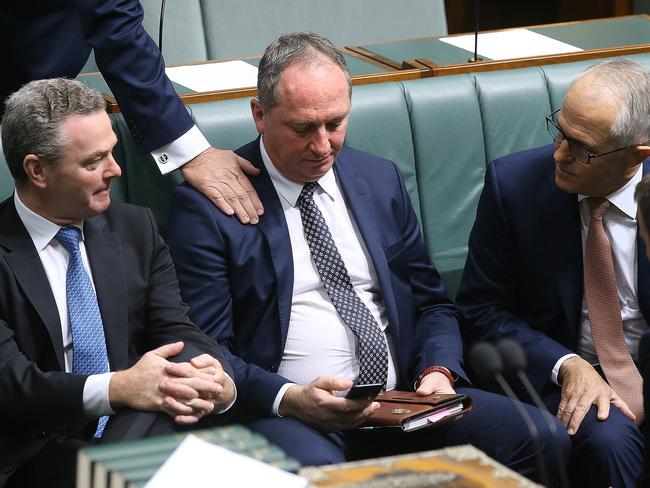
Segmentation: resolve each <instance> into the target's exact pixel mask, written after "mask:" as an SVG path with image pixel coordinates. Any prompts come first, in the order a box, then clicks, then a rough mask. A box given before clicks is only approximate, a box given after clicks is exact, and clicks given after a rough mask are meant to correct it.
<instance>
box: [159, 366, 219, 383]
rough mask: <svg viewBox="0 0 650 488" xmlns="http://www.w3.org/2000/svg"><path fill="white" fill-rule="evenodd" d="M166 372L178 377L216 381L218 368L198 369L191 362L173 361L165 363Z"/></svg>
mask: <svg viewBox="0 0 650 488" xmlns="http://www.w3.org/2000/svg"><path fill="white" fill-rule="evenodd" d="M165 372H166V373H167V374H168V375H170V376H174V377H177V378H202V379H204V380H205V381H212V382H214V381H216V380H217V378H216V374H217V370H216V368H214V367H210V368H202V369H198V368H195V367H194V366H192V365H191V364H190V363H173V362H170V363H168V364H166V365H165Z"/></svg>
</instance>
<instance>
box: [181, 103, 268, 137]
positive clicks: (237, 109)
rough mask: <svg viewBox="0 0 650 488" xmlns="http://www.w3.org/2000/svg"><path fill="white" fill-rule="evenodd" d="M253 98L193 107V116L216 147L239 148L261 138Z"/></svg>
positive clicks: (198, 104)
mask: <svg viewBox="0 0 650 488" xmlns="http://www.w3.org/2000/svg"><path fill="white" fill-rule="evenodd" d="M250 100H251V99H250V98H235V99H233V100H221V101H218V102H210V103H197V104H195V105H191V106H190V107H191V110H190V113H191V114H192V118H193V119H194V122H195V123H196V125H197V126H198V127H199V129H201V132H203V135H205V137H206V138H207V139H208V141H210V144H212V145H213V146H215V147H220V148H223V149H237V148H238V147H240V146H243V145H244V144H246V143H247V142H250V141H251V140H253V139H255V138H256V137H257V130H256V129H255V123H254V122H253V116H252V115H251V109H250Z"/></svg>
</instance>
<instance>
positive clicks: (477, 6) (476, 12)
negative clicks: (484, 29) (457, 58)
mask: <svg viewBox="0 0 650 488" xmlns="http://www.w3.org/2000/svg"><path fill="white" fill-rule="evenodd" d="M480 10H481V0H474V56H473V57H471V58H469V59H468V60H467V61H468V62H470V63H476V62H477V61H483V58H479V57H478V24H479V19H480Z"/></svg>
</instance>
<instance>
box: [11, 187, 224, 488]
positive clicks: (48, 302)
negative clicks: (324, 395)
mask: <svg viewBox="0 0 650 488" xmlns="http://www.w3.org/2000/svg"><path fill="white" fill-rule="evenodd" d="M84 235H85V239H86V240H85V243H86V249H87V253H88V259H89V262H90V267H91V269H92V274H93V280H94V284H95V288H96V291H97V298H98V302H99V307H100V311H101V315H102V320H103V323H104V334H105V337H106V345H107V351H108V356H109V361H110V367H111V371H116V370H122V369H126V368H128V367H130V366H131V365H133V364H134V363H135V362H136V361H137V360H138V358H139V357H140V356H141V355H142V354H144V353H145V352H147V351H149V350H151V349H153V348H156V347H158V346H161V345H163V344H168V343H171V342H175V341H177V340H183V341H185V348H184V349H183V352H182V353H181V354H180V355H179V356H178V357H177V358H175V360H179V361H181V360H182V361H185V360H188V359H189V358H191V357H193V356H196V355H199V354H201V353H204V352H207V353H209V354H211V355H213V356H214V357H216V358H217V359H218V360H219V361H221V363H222V365H223V366H224V369H225V370H226V371H227V372H228V374H230V376H231V377H233V378H234V375H233V374H232V370H231V369H230V367H229V366H228V364H227V363H226V361H225V360H224V358H223V355H222V354H221V352H220V350H219V348H218V347H217V346H216V345H215V343H214V342H213V341H212V340H211V339H209V338H208V337H207V336H206V335H205V334H203V332H201V331H200V330H199V329H198V328H197V327H195V326H194V325H193V324H192V322H190V320H189V319H188V317H187V313H186V312H187V307H186V306H185V304H184V303H183V302H182V301H181V298H180V293H179V289H178V282H177V279H176V274H175V270H174V266H173V264H172V262H171V259H170V257H169V253H168V249H167V246H166V245H165V244H164V243H163V241H162V239H161V238H160V236H159V234H158V229H157V227H156V224H155V222H154V219H153V216H152V214H151V212H150V211H149V210H147V209H144V208H142V207H136V206H131V205H127V204H123V203H118V202H114V203H112V204H111V206H110V208H109V209H108V210H107V211H106V212H105V213H104V214H101V215H99V216H96V217H93V218H91V219H88V220H86V222H85V225H84ZM85 380H86V377H85V376H83V375H76V374H71V373H65V372H64V359H63V340H62V333H61V324H60V320H59V316H58V311H57V308H56V303H55V301H54V296H53V294H52V291H51V289H50V286H49V283H48V280H47V277H46V275H45V270H44V269H43V266H42V264H41V260H40V258H39V256H38V254H37V251H36V248H35V247H34V245H33V243H32V240H31V238H30V237H29V234H28V233H27V230H26V229H25V227H24V225H23V224H22V222H21V221H20V219H19V217H18V214H17V213H16V208H15V205H14V202H13V197H12V198H9V199H8V200H5V201H4V202H3V203H2V204H0V486H2V485H3V484H4V481H5V479H6V478H7V477H8V476H9V475H10V474H11V473H12V472H13V471H14V470H15V469H16V468H17V467H18V466H19V465H21V464H22V463H24V462H25V461H26V460H27V459H28V458H30V457H31V456H33V455H34V454H35V453H37V452H38V451H39V450H40V449H41V448H42V446H43V444H44V443H45V442H46V441H47V439H48V438H49V437H50V436H54V435H59V434H62V435H68V436H79V435H80V433H81V432H82V430H83V429H84V425H85V424H86V422H87V421H88V419H86V418H84V413H83V405H82V393H83V387H84V383H85Z"/></svg>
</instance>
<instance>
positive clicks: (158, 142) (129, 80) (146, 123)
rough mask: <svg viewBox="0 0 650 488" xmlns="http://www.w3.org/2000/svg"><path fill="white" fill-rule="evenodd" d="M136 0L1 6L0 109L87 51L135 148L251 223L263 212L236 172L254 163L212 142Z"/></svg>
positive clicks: (71, 67) (80, 60)
mask: <svg viewBox="0 0 650 488" xmlns="http://www.w3.org/2000/svg"><path fill="white" fill-rule="evenodd" d="M143 16H144V13H143V10H142V6H141V5H140V2H139V1H138V0H108V1H106V0H56V1H48V2H43V1H40V0H25V1H19V2H2V3H1V4H0V45H2V46H3V55H4V57H3V65H4V68H3V76H2V77H0V115H1V114H2V109H3V107H2V104H4V100H5V98H6V97H7V96H9V94H11V93H12V92H14V91H16V90H17V89H18V88H20V87H21V86H22V85H24V84H25V83H27V82H28V81H31V80H38V79H44V78H55V77H59V76H64V77H69V78H74V77H75V76H77V75H78V74H79V72H80V71H81V69H82V68H83V66H84V64H85V62H86V60H87V59H88V56H89V55H90V52H91V49H93V50H94V53H95V60H96V62H97V66H98V68H99V70H100V71H101V73H102V75H103V77H104V79H105V80H106V82H107V83H108V86H109V87H110V88H111V91H112V92H113V94H114V95H115V98H116V100H117V102H118V104H119V105H120V109H121V111H122V114H124V118H125V120H126V123H127V125H128V127H129V129H130V131H131V134H132V136H133V140H134V141H135V144H136V147H137V148H138V149H139V150H140V151H142V152H143V153H145V152H150V153H151V155H152V156H153V159H154V161H155V162H156V164H157V165H158V168H159V170H160V172H161V173H162V174H166V173H169V172H170V171H172V170H174V169H177V168H181V172H182V173H183V177H184V178H185V179H186V180H187V181H189V182H190V184H192V185H193V186H195V187H196V188H198V189H199V190H200V191H201V192H202V193H204V194H205V195H206V196H207V197H208V198H210V199H211V200H212V201H213V203H214V204H215V205H217V207H219V208H220V209H221V210H222V211H223V212H226V213H229V214H232V213H234V214H236V215H237V217H238V218H239V219H240V220H241V221H242V222H245V223H248V222H251V223H256V222H257V220H258V214H261V213H262V211H263V207H262V204H261V203H260V201H259V199H258V197H257V195H256V194H255V191H254V190H253V189H252V187H251V185H250V182H249V181H248V179H247V178H246V176H245V175H244V174H243V173H242V171H241V169H240V166H241V168H243V169H244V170H245V171H246V172H247V173H249V174H256V170H255V168H253V167H252V166H250V164H249V163H248V162H247V161H245V160H243V159H241V158H239V157H237V156H236V155H235V154H234V153H233V152H232V151H225V150H222V149H217V148H214V147H211V146H210V143H209V142H208V141H207V139H206V138H205V137H204V136H203V134H201V131H200V130H199V129H198V128H197V127H196V126H195V125H194V122H193V121H192V118H191V117H190V115H189V114H188V113H187V110H186V109H185V106H184V105H183V102H182V101H181V100H180V99H179V97H178V95H176V92H175V91H174V87H173V86H172V83H171V82H170V81H169V79H168V78H167V76H166V75H165V63H164V60H163V57H162V54H161V52H160V50H159V49H158V47H157V46H156V44H155V43H154V41H153V40H152V39H151V37H149V35H148V34H147V33H146V32H145V30H144V28H143V27H142V19H143Z"/></svg>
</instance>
